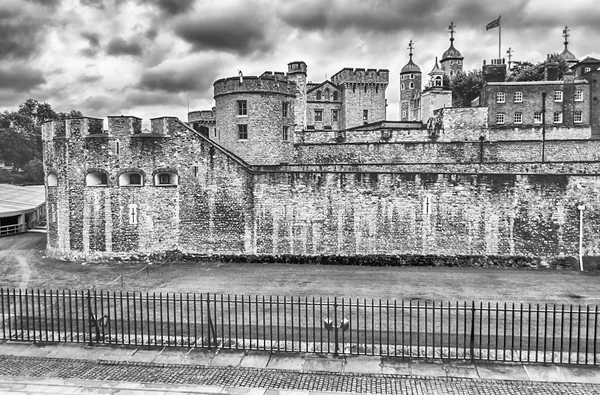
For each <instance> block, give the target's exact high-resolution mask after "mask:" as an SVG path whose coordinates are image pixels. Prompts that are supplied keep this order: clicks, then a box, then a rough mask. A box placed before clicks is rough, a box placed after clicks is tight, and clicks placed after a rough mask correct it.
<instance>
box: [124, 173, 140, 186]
mask: <svg viewBox="0 0 600 395" xmlns="http://www.w3.org/2000/svg"><path fill="white" fill-rule="evenodd" d="M119 185H120V186H122V187H129V186H132V187H141V186H143V185H144V177H143V176H142V174H141V173H138V172H135V171H133V172H126V173H121V175H120V176H119Z"/></svg>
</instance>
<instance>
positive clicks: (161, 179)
mask: <svg viewBox="0 0 600 395" xmlns="http://www.w3.org/2000/svg"><path fill="white" fill-rule="evenodd" d="M178 181H179V178H178V177H177V173H175V172H173V171H161V172H158V173H156V174H155V175H154V185H155V186H160V187H164V186H171V185H177V184H178Z"/></svg>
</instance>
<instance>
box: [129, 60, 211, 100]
mask: <svg viewBox="0 0 600 395" xmlns="http://www.w3.org/2000/svg"><path fill="white" fill-rule="evenodd" d="M219 66H220V61H218V60H199V61H188V62H183V61H182V62H178V61H166V62H163V63H161V64H159V65H158V66H156V67H153V68H151V69H148V70H146V71H145V72H144V73H143V74H142V76H141V78H140V81H139V82H138V84H137V85H136V87H137V88H138V89H141V90H144V91H162V92H171V93H173V92H190V91H200V92H207V91H208V90H209V89H211V88H212V84H213V82H214V80H215V79H216V77H217V76H218V74H219Z"/></svg>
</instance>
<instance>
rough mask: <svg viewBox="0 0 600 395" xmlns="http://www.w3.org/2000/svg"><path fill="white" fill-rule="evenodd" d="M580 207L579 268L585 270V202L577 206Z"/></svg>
mask: <svg viewBox="0 0 600 395" xmlns="http://www.w3.org/2000/svg"><path fill="white" fill-rule="evenodd" d="M577 208H578V209H579V270H580V271H583V210H585V205H584V204H579V205H578V206H577Z"/></svg>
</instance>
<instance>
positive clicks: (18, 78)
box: [0, 64, 46, 92]
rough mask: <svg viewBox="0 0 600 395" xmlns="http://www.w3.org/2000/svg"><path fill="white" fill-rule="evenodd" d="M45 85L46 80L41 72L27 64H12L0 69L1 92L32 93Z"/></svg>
mask: <svg viewBox="0 0 600 395" xmlns="http://www.w3.org/2000/svg"><path fill="white" fill-rule="evenodd" d="M45 83H46V79H45V78H44V75H43V74H42V72H41V71H40V70H36V69H33V68H31V67H29V66H27V65H25V64H12V65H10V66H8V67H2V68H0V90H2V89H10V90H13V91H17V92H23V91H30V90H31V89H33V88H36V87H38V86H40V85H43V84H45Z"/></svg>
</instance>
